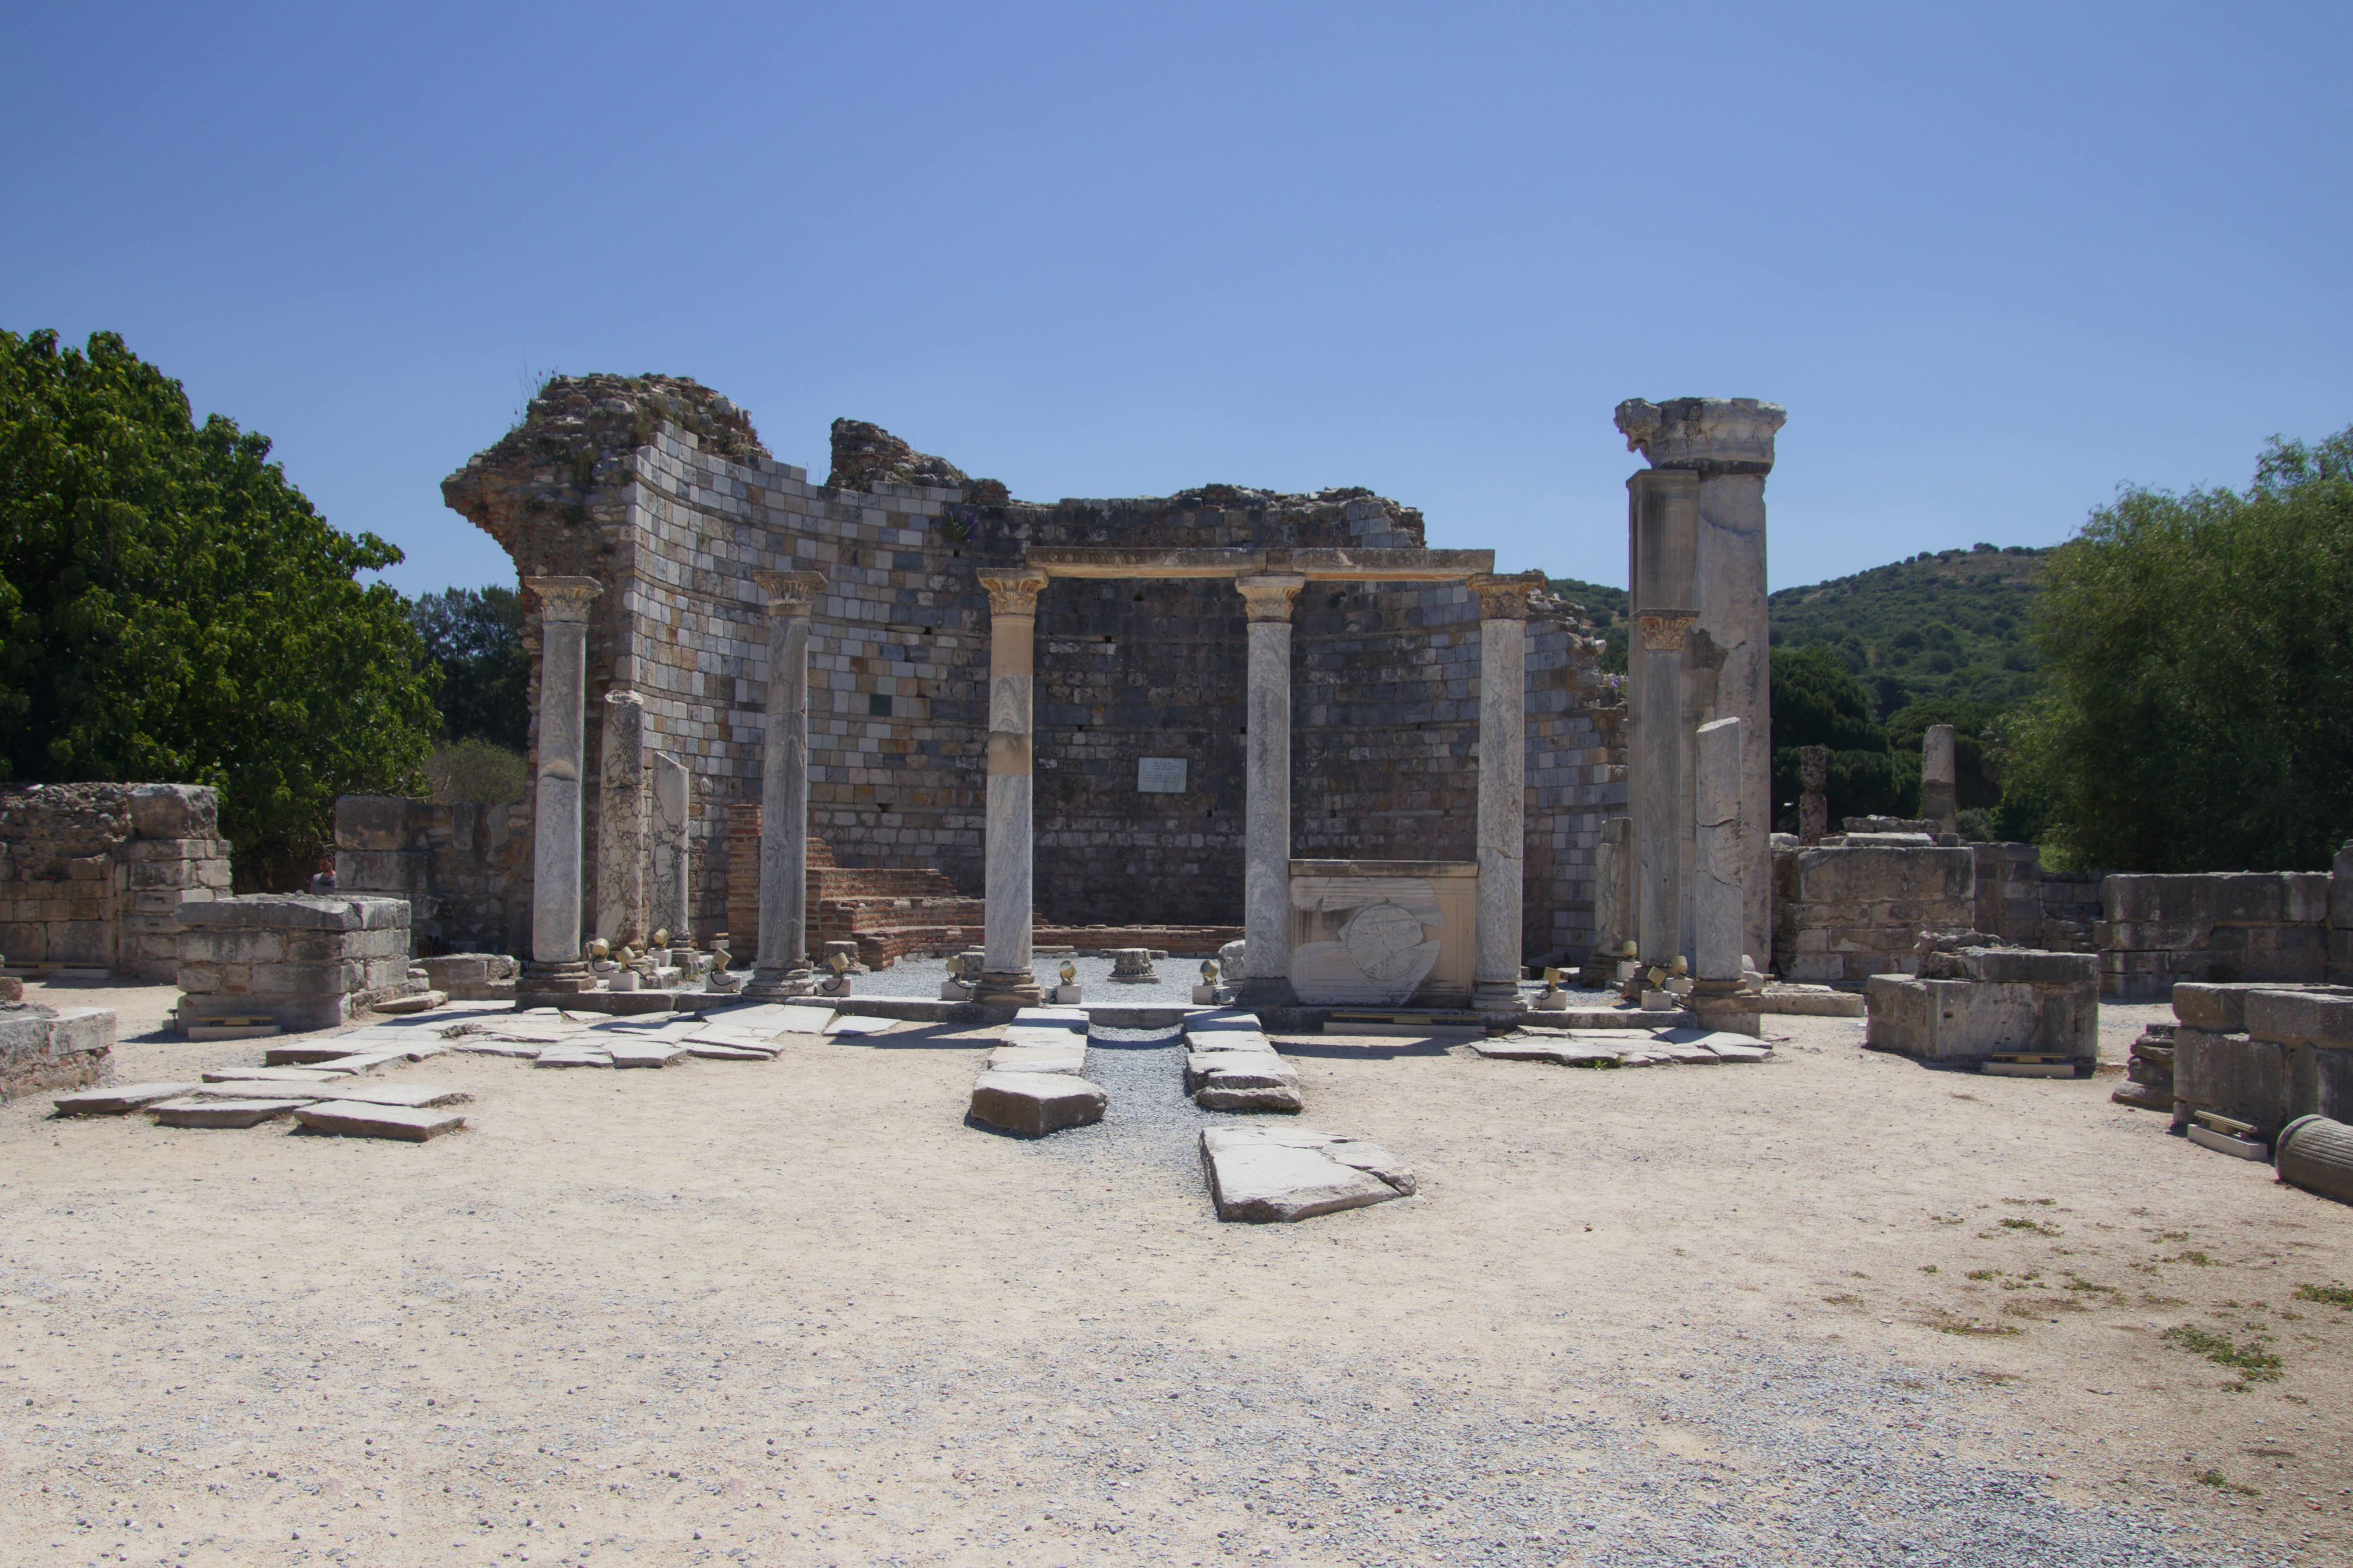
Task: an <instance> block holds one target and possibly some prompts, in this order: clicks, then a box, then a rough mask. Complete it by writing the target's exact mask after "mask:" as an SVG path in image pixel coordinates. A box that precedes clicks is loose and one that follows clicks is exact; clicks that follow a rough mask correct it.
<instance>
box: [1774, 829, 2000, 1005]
mask: <svg viewBox="0 0 2353 1568" xmlns="http://www.w3.org/2000/svg"><path fill="white" fill-rule="evenodd" d="M1782 837H1787V836H1786V835H1784V836H1782ZM1773 883H1774V933H1773V957H1774V963H1776V964H1778V966H1779V967H1780V971H1781V974H1782V977H1783V978H1784V979H1787V980H1794V981H1803V982H1810V983H1812V984H1831V985H1844V986H1850V987H1855V988H1860V987H1862V985H1863V984H1865V983H1866V982H1867V981H1869V979H1870V978H1871V977H1872V976H1873V975H1874V974H1909V973H1912V972H1913V970H1914V968H1915V956H1914V951H1913V950H1914V945H1915V943H1916V942H1918V941H1919V938H1920V933H1921V932H1922V931H1966V930H1968V929H1969V921H1970V920H1971V919H1972V918H1973V916H1974V915H1975V913H1976V910H1977V884H1978V879H1977V860H1976V857H1975V856H1974V855H1972V854H1971V853H1970V851H1969V849H1968V847H1966V846H1946V845H1937V844H1930V843H1926V842H1923V843H1919V844H1828V843H1825V844H1822V845H1820V846H1817V847H1812V848H1799V847H1796V844H1795V841H1794V840H1792V841H1791V842H1790V843H1789V845H1788V847H1781V846H1778V845H1777V846H1776V847H1775V849H1774V853H1773Z"/></svg>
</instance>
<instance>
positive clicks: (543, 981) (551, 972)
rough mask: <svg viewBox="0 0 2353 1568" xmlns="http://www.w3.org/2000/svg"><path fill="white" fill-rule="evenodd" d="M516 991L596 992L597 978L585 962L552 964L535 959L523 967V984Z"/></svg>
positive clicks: (570, 961)
mask: <svg viewBox="0 0 2353 1568" xmlns="http://www.w3.org/2000/svg"><path fill="white" fill-rule="evenodd" d="M515 989H516V990H518V991H531V992H551V991H574V992H578V991H594V990H596V975H595V974H594V973H590V971H589V968H588V965H587V964H586V963H585V962H584V961H582V960H580V959H577V958H566V959H559V960H557V961H555V962H554V963H542V962H540V961H539V960H538V959H535V958H533V959H527V960H525V961H524V963H523V966H522V984H519V985H517V986H516V987H515Z"/></svg>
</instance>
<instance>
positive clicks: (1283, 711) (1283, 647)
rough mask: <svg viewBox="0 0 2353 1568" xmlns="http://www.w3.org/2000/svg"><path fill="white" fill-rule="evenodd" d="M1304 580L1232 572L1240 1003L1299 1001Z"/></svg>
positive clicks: (1287, 575) (1293, 576)
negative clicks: (1246, 634) (1245, 631)
mask: <svg viewBox="0 0 2353 1568" xmlns="http://www.w3.org/2000/svg"><path fill="white" fill-rule="evenodd" d="M1306 585H1307V579H1306V578H1305V577H1303V576H1301V575H1299V574H1295V573H1262V574H1258V575H1255V576H1248V577H1238V578H1236V579H1235V580H1234V586H1235V587H1236V588H1238V589H1240V591H1241V595H1242V605H1243V608H1244V610H1245V611H1246V612H1247V614H1248V615H1249V616H1250V676H1249V680H1250V689H1249V692H1248V694H1247V701H1248V703H1249V707H1248V709H1247V713H1248V715H1249V717H1248V719H1247V723H1248V724H1249V727H1250V728H1249V734H1248V741H1247V751H1248V758H1247V768H1248V785H1247V792H1246V796H1245V799H1244V802H1243V805H1244V809H1245V811H1246V812H1247V814H1248V817H1247V827H1246V830H1245V833H1244V837H1243V843H1244V846H1245V847H1244V860H1243V865H1242V940H1243V942H1244V944H1245V945H1244V949H1243V958H1242V983H1241V985H1240V989H1239V991H1238V992H1237V998H1238V1000H1240V1003H1241V1004H1242V1005H1244V1006H1256V1007H1267V1006H1277V1007H1279V1006H1284V1005H1289V1004H1291V1003H1294V1002H1296V1001H1298V999H1299V996H1298V993H1297V992H1296V991H1294V990H1293V988H1292V984H1291V607H1292V602H1293V600H1294V599H1296V598H1297V597H1298V596H1299V590H1300V589H1302V588H1303V587H1305V586H1306Z"/></svg>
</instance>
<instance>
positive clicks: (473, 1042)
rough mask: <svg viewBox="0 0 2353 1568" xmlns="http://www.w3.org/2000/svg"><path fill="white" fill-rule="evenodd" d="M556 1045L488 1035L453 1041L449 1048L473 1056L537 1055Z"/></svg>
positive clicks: (551, 1042)
mask: <svg viewBox="0 0 2353 1568" xmlns="http://www.w3.org/2000/svg"><path fill="white" fill-rule="evenodd" d="M449 1048H450V1049H451V1050H453V1051H460V1052H463V1053H464V1054H465V1055H467V1056H473V1057H535V1056H537V1055H539V1053H540V1052H542V1051H544V1050H549V1049H552V1048H554V1042H553V1041H550V1042H547V1043H545V1044H542V1043H540V1042H537V1041H533V1040H499V1039H492V1038H491V1037H488V1036H472V1037H468V1038H466V1039H462V1040H458V1041H455V1042H453V1043H452V1044H451V1045H450V1047H449Z"/></svg>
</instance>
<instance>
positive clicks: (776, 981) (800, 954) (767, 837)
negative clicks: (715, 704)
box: [744, 570, 825, 998]
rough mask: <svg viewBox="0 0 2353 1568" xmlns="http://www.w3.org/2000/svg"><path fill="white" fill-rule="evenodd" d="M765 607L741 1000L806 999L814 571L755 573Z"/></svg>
mask: <svg viewBox="0 0 2353 1568" xmlns="http://www.w3.org/2000/svg"><path fill="white" fill-rule="evenodd" d="M752 580H753V581H754V583H756V584H759V587H760V591H761V593H762V594H763V595H765V596H766V599H767V605H768V728H767V733H766V735H765V738H764V739H763V741H762V742H761V746H760V945H759V952H758V955H757V956H756V957H755V958H754V960H753V967H752V978H751V979H750V980H749V981H748V982H746V983H745V984H744V995H746V996H763V997H772V998H773V997H777V996H806V995H807V994H810V993H811V992H813V991H815V990H816V989H817V979H816V977H815V976H814V975H812V974H811V973H809V963H808V926H807V918H808V908H807V905H808V637H809V605H810V601H811V600H813V599H814V598H815V597H816V596H817V595H818V594H820V593H822V592H824V591H825V578H824V577H823V576H822V575H821V574H818V573H815V572H772V571H765V570H764V571H758V572H754V573H753V574H752Z"/></svg>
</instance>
